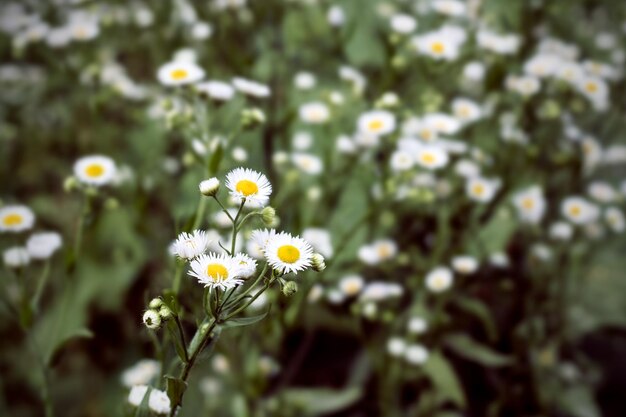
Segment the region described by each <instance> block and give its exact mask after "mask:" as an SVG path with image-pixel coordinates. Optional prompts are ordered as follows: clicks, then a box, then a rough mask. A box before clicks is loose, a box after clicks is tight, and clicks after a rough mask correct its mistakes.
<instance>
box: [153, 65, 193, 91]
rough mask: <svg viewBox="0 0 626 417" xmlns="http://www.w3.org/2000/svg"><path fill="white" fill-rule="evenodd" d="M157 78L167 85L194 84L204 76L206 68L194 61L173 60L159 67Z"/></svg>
mask: <svg viewBox="0 0 626 417" xmlns="http://www.w3.org/2000/svg"><path fill="white" fill-rule="evenodd" d="M157 78H158V79H159V82H160V83H161V84H163V85H165V86H172V87H173V86H179V85H185V84H193V83H197V82H198V81H200V80H201V79H203V78H204V70H203V69H202V68H200V67H199V66H198V65H196V64H195V63H193V62H186V61H172V62H168V63H167V64H164V65H163V66H161V68H159V71H158V73H157Z"/></svg>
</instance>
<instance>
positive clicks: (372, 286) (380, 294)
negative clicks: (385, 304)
mask: <svg viewBox="0 0 626 417" xmlns="http://www.w3.org/2000/svg"><path fill="white" fill-rule="evenodd" d="M403 293H404V287H402V286H401V285H400V284H396V283H395V282H384V281H375V282H370V283H369V284H367V285H366V286H365V288H363V290H362V291H361V295H360V296H359V300H360V301H384V300H387V299H389V298H396V297H400V296H401V295H402V294H403Z"/></svg>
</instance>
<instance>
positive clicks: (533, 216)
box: [513, 186, 546, 223]
mask: <svg viewBox="0 0 626 417" xmlns="http://www.w3.org/2000/svg"><path fill="white" fill-rule="evenodd" d="M513 205H514V206H515V208H516V209H517V213H518V215H519V218H520V220H521V221H523V222H528V223H539V222H540V221H541V219H542V218H543V215H544V213H545V211H546V200H545V198H544V196H543V192H542V191H541V188H540V187H539V186H532V187H530V188H528V189H526V190H523V191H520V192H518V193H517V194H515V195H514V196H513Z"/></svg>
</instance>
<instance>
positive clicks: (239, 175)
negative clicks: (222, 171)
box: [226, 168, 272, 206]
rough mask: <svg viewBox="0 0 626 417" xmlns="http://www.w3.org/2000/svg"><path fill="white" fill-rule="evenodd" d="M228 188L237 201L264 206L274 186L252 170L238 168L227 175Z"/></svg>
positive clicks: (263, 176)
mask: <svg viewBox="0 0 626 417" xmlns="http://www.w3.org/2000/svg"><path fill="white" fill-rule="evenodd" d="M226 187H227V188H228V189H229V190H230V195H231V196H232V197H233V198H235V201H238V202H241V201H244V200H246V201H250V202H252V203H253V204H256V205H260V206H264V205H266V204H267V203H268V201H269V198H270V194H272V185H271V184H270V182H269V181H268V179H267V177H266V176H265V175H263V174H261V173H259V172H256V171H253V170H251V169H244V168H236V169H234V170H232V171H230V172H229V173H228V174H226Z"/></svg>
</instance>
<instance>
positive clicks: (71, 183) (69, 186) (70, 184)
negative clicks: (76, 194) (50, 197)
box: [63, 176, 78, 193]
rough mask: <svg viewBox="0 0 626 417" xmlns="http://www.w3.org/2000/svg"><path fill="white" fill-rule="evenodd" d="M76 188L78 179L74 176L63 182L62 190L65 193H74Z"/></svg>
mask: <svg viewBox="0 0 626 417" xmlns="http://www.w3.org/2000/svg"><path fill="white" fill-rule="evenodd" d="M77 188H78V179H77V178H76V177H74V176H70V177H67V178H66V179H65V181H63V189H64V190H65V191H66V192H68V193H69V192H71V191H74V190H75V189H77Z"/></svg>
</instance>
